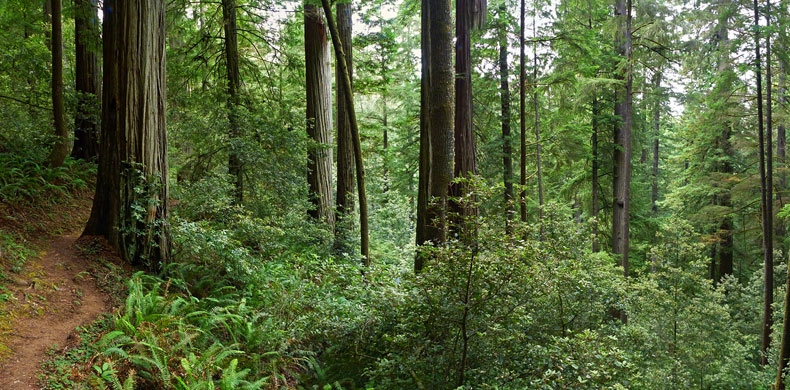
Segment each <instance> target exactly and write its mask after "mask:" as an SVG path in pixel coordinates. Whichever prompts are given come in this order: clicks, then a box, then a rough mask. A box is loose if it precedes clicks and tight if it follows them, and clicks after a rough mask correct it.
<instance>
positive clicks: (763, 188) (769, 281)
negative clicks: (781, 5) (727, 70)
mask: <svg viewBox="0 0 790 390" xmlns="http://www.w3.org/2000/svg"><path fill="white" fill-rule="evenodd" d="M759 22H760V15H759V9H758V6H757V0H754V29H755V36H754V43H755V46H754V51H755V66H756V71H755V73H756V76H757V131H758V137H757V138H758V144H759V145H758V147H759V151H758V154H759V156H760V198H761V199H760V200H761V202H762V204H761V206H762V207H761V211H762V230H763V266H764V267H763V272H764V283H763V286H764V288H765V289H764V294H763V323H762V336H761V340H762V345H761V349H760V350H761V352H762V357H761V359H760V362H761V363H762V364H766V363H768V356H767V352H768V347H769V346H770V345H771V325H772V322H773V321H772V318H773V311H772V309H771V304H772V303H773V291H774V286H773V284H774V277H773V268H774V265H773V253H772V251H771V250H769V249H770V248H771V223H770V219H771V215H770V214H768V210H769V208H768V203H769V199H770V198H769V196H768V188H767V178H766V172H765V171H766V169H765V167H766V161H765V160H766V158H765V154H766V151H765V141H764V134H763V92H762V90H763V85H762V60H761V59H760V30H759V28H760V26H759ZM769 62H770V61H769Z"/></svg>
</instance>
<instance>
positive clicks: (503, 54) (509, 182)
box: [498, 3, 513, 232]
mask: <svg viewBox="0 0 790 390" xmlns="http://www.w3.org/2000/svg"><path fill="white" fill-rule="evenodd" d="M499 21H500V25H499V31H498V34H499V90H500V96H499V97H500V101H501V108H502V168H503V170H502V171H503V182H504V183H505V230H507V231H508V232H509V231H510V221H511V219H512V218H513V157H512V147H511V145H510V84H509V82H508V69H507V8H506V7H505V4H504V3H503V4H502V5H501V6H500V9H499Z"/></svg>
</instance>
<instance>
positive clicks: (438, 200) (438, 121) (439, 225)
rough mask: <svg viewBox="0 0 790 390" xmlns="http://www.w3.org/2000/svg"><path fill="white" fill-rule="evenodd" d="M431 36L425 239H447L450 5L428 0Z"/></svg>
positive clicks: (446, 0)
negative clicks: (427, 195)
mask: <svg viewBox="0 0 790 390" xmlns="http://www.w3.org/2000/svg"><path fill="white" fill-rule="evenodd" d="M429 4H430V13H431V19H430V34H431V76H430V77H431V90H430V98H429V99H430V103H429V106H430V110H431V112H430V125H429V126H430V129H431V192H430V195H431V198H432V200H434V201H433V202H432V203H431V204H430V205H429V206H428V221H427V224H426V226H427V229H425V230H426V232H425V233H426V234H425V237H426V239H427V240H430V241H431V242H434V243H436V244H441V243H443V242H445V241H446V239H447V193H448V189H449V187H450V182H451V181H452V178H453V97H454V96H453V81H454V78H455V77H454V76H455V74H454V71H453V33H452V25H453V22H452V6H451V5H452V2H451V1H450V0H430V1H429Z"/></svg>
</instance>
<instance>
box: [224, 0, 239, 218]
mask: <svg viewBox="0 0 790 390" xmlns="http://www.w3.org/2000/svg"><path fill="white" fill-rule="evenodd" d="M222 23H223V26H224V29H225V65H226V66H225V67H226V70H227V77H228V101H227V107H228V122H229V123H230V134H229V137H228V138H230V153H229V155H228V173H229V174H230V176H231V178H232V180H233V200H234V202H235V203H236V204H238V205H240V204H242V203H243V201H244V172H243V169H242V162H241V157H240V156H239V146H240V145H238V143H239V141H240V139H239V138H240V137H241V125H240V123H239V122H240V119H241V118H240V115H239V107H240V106H241V99H240V97H239V92H240V91H239V87H240V85H241V82H240V81H239V48H238V41H237V30H236V0H222Z"/></svg>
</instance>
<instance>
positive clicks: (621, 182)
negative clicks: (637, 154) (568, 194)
mask: <svg viewBox="0 0 790 390" xmlns="http://www.w3.org/2000/svg"><path fill="white" fill-rule="evenodd" d="M615 16H617V18H618V20H619V32H618V35H617V41H618V44H617V52H618V54H619V55H620V57H621V59H622V61H625V62H627V63H628V64H630V61H631V0H617V1H616V3H615ZM626 66H627V67H628V68H630V65H626ZM618 77H619V78H621V79H624V80H625V88H617V90H616V101H615V108H614V111H615V116H616V117H617V118H618V120H619V121H618V123H617V124H616V125H615V136H614V141H615V152H614V170H613V173H614V183H613V184H614V199H613V200H614V201H613V204H612V209H613V218H612V252H613V253H616V254H618V255H620V259H619V264H620V265H621V266H622V267H623V273H624V275H626V276H628V249H629V240H628V239H629V217H630V206H631V199H630V197H631V119H632V116H631V98H632V96H631V88H632V76H631V72H630V70H628V69H626V70H625V74H624V75H619V76H618Z"/></svg>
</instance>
